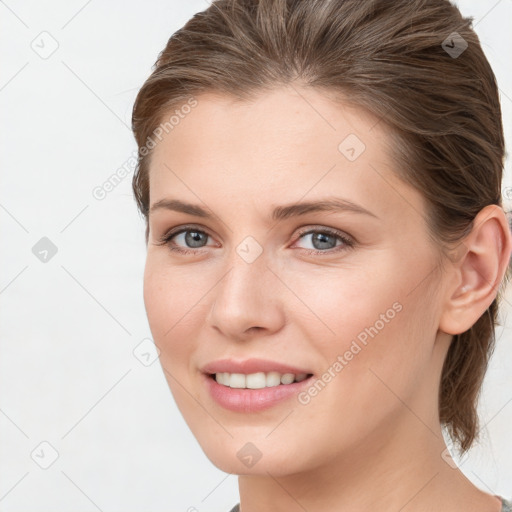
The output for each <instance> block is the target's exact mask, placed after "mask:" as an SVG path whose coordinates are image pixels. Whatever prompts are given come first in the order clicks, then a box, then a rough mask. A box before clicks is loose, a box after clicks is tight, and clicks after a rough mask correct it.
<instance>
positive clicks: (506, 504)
mask: <svg viewBox="0 0 512 512" xmlns="http://www.w3.org/2000/svg"><path fill="white" fill-rule="evenodd" d="M498 498H500V500H501V503H502V506H501V512H512V501H509V500H506V499H505V498H502V497H501V496H498ZM229 512H240V503H237V504H236V505H235V506H234V507H233V508H232V509H231V510H230V511H229Z"/></svg>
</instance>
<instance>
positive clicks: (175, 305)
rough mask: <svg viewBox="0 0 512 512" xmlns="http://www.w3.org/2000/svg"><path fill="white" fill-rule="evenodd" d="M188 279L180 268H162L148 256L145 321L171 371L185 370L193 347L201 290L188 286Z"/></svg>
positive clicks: (145, 278)
mask: <svg viewBox="0 0 512 512" xmlns="http://www.w3.org/2000/svg"><path fill="white" fill-rule="evenodd" d="M186 282H187V279H186V278H185V277H183V276H181V275H180V269H177V268H172V269H171V268H165V265H164V266H162V265H158V264H156V263H155V262H154V261H153V260H151V259H150V258H148V259H147V261H146V267H145V272H144V291H143V294H144V304H145V308H146V314H147V318H148V323H149V326H150V329H151V334H152V336H153V340H154V342H155V345H156V346H157V347H158V349H159V350H160V362H161V364H162V366H163V367H164V368H165V369H167V370H168V371H171V372H172V373H173V375H174V373H175V372H177V371H179V372H180V373H183V374H185V373H186V372H187V371H188V370H187V365H188V362H189V360H190V354H191V353H192V352H193V350H194V340H195V339H197V338H198V336H194V335H191V333H192V331H193V330H194V329H197V325H200V323H198V322H197V321H195V319H196V315H197V314H198V311H199V310H200V309H201V308H200V305H199V304H197V303H198V301H199V299H200V297H201V295H200V290H196V291H195V292H194V289H193V288H192V287H187V286H185V285H184V283H186Z"/></svg>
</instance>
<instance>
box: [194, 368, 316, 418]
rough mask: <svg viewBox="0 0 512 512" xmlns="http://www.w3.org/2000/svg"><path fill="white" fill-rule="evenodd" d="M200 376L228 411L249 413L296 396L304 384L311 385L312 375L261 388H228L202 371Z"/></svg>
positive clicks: (210, 392) (304, 386)
mask: <svg viewBox="0 0 512 512" xmlns="http://www.w3.org/2000/svg"><path fill="white" fill-rule="evenodd" d="M286 373H288V372H286ZM289 373H294V372H289ZM302 373H307V372H302ZM202 378H203V380H204V384H205V386H206V388H207V389H208V393H209V394H210V397H211V398H212V399H213V400H214V401H215V402H216V403H217V404H218V405H220V406H221V407H224V408H225V409H229V410H230V411H234V412H242V413H250V412H258V411H262V410H264V409H269V408H271V407H274V406H276V405H278V404H280V403H284V402H286V401H287V400H290V399H291V398H292V397H294V396H297V394H298V393H299V392H300V391H301V390H303V389H304V388H306V386H310V385H311V382H312V380H313V375H311V376H310V377H308V378H307V379H304V380H303V381H301V382H294V383H292V384H279V385H278V386H272V387H269V388H261V389H245V388H230V387H227V386H223V385H222V384H218V383H217V382H216V380H215V379H214V378H213V377H211V376H210V375H209V374H207V373H204V374H203V375H202Z"/></svg>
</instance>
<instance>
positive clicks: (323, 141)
mask: <svg viewBox="0 0 512 512" xmlns="http://www.w3.org/2000/svg"><path fill="white" fill-rule="evenodd" d="M195 99H196V101H197V104H196V106H195V107H193V108H191V109H190V112H189V113H187V114H186V115H182V116H181V118H180V121H179V123H178V124H176V125H174V126H173V128H172V130H169V131H168V133H165V134H164V135H163V138H162V141H161V142H159V143H158V144H157V145H156V147H155V148H154V149H153V155H152V159H151V167H150V203H151V204H153V203H155V202H156V201H158V200H161V199H162V198H164V197H166V196H167V195H168V194H169V193H171V192H172V195H173V196H174V197H176V196H178V197H186V198H187V199H189V200H194V201H195V202H196V203H197V202H199V201H198V198H199V197H201V196H203V197H205V196H208V195H211V194H212V193H215V195H216V196H217V197H219V196H220V195H221V196H222V198H221V199H223V200H225V201H235V200H237V201H240V199H241V198H242V197H245V198H246V200H247V201H250V202H252V203H255V202H257V203H260V202H262V201H264V200H265V198H268V199H269V200H270V199H271V201H269V203H272V204H279V203H282V202H292V201H297V200H299V199H301V198H302V197H304V198H305V199H314V198H315V196H317V197H323V196H324V195H325V193H326V192H328V193H329V194H331V195H332V194H336V193H340V194H341V195H343V196H344V197H346V198H349V199H353V200H354V201H358V202H359V203H361V204H363V205H367V204H369V203H370V202H371V203H372V204H373V207H374V210H375V209H377V210H380V212H381V213H382V214H385V213H386V211H387V210H392V209H393V206H394V205H395V206H397V207H399V205H397V204H396V203H397V201H398V202H402V205H401V206H402V207H403V206H404V204H406V203H407V202H408V201H407V198H406V196H408V195H410V196H412V197H409V198H408V199H409V201H412V202H413V203H414V202H416V203H421V201H422V198H421V197H420V196H419V194H418V192H417V191H415V190H414V189H412V188H410V187H409V186H408V185H406V184H404V183H403V182H401V181H400V180H399V179H398V177H397V176H396V175H395V174H394V172H393V162H392V160H391V158H390V149H391V140H390V138H389V135H388V133H386V126H385V124H384V123H383V122H381V120H379V119H378V118H376V117H375V116H373V115H372V114H370V113H369V112H367V111H365V110H364V109H360V108H357V107H354V106H351V105H349V104H348V103H343V102H341V103H340V102H339V101H337V102H336V103H335V102H334V101H333V100H332V99H331V98H329V97H328V96H327V95H325V94H323V93H322V92H320V91H318V90H314V89H311V88H309V89H307V88H299V87H297V86H293V87H281V88H277V89H275V90H272V91H266V92H264V93H261V94H258V95H256V96H254V97H253V98H252V99H250V100H249V101H240V100H236V99H234V98H231V97H227V96H223V95H220V94H216V93H207V94H201V95H198V96H197V97H196V98H195ZM397 193H398V194H397ZM404 194H405V197H404ZM306 196H307V197H306ZM400 198H402V199H400ZM404 201H406V203H404ZM233 204H234V203H233ZM409 208H410V205H409Z"/></svg>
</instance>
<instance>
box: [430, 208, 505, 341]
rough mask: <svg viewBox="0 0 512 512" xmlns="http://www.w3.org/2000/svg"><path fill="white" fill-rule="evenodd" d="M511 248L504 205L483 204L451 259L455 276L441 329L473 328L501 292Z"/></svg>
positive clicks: (454, 332)
mask: <svg viewBox="0 0 512 512" xmlns="http://www.w3.org/2000/svg"><path fill="white" fill-rule="evenodd" d="M511 251H512V235H511V233H510V227H509V223H508V220H507V218H506V216H505V212H504V211H503V209H502V208H501V207H500V206H498V205H495V204H492V205H488V206H486V207H485V208H483V209H482V210H481V211H480V212H479V213H478V215H477V216H476V217H475V219H474V223H473V229H472V230H471V232H470V233H469V235H467V236H466V237H465V238H464V239H463V240H462V241H461V244H460V245H459V246H458V247H457V250H456V252H457V253H458V257H457V258H454V259H452V260H451V262H452V267H451V270H452V271H453V279H452V280H451V283H452V284H450V286H448V287H447V288H446V294H445V304H444V308H443V310H442V311H443V312H442V315H441V318H440V323H439V329H440V330H441V331H444V332H446V333H448V334H453V335H455V334H461V333H463V332H465V331H467V330H468V329H470V328H471V327H472V326H473V325H474V324H475V323H476V321H477V320H478V319H479V318H480V317H481V316H482V314H483V313H484V312H485V311H486V310H487V308H488V307H489V306H490V305H491V303H492V301H493V300H494V299H495V298H496V295H497V294H498V289H499V286H500V283H501V281H502V279H503V277H504V275H505V272H506V270H507V267H508V264H509V261H510V253H511Z"/></svg>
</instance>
